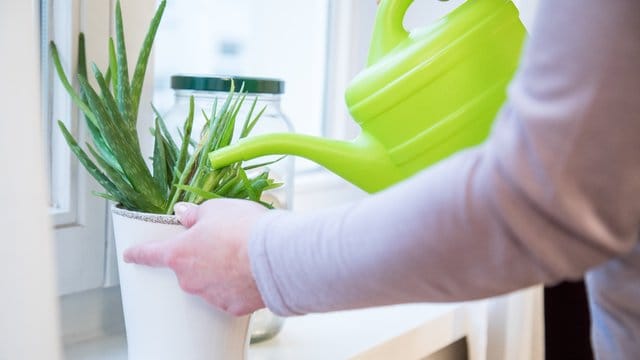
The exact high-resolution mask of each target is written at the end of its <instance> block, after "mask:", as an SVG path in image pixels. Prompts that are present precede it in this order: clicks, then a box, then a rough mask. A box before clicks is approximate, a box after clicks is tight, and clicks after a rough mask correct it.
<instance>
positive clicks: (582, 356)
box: [544, 281, 593, 360]
mask: <svg viewBox="0 0 640 360" xmlns="http://www.w3.org/2000/svg"><path fill="white" fill-rule="evenodd" d="M544 321H545V326H544V330H545V336H544V338H545V358H546V360H592V359H593V352H592V351H591V334H590V326H591V319H590V316H589V304H588V301H587V291H586V287H585V284H584V282H582V281H579V282H564V283H561V284H558V285H556V286H552V287H546V288H545V289H544Z"/></svg>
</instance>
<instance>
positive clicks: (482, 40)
mask: <svg viewBox="0 0 640 360" xmlns="http://www.w3.org/2000/svg"><path fill="white" fill-rule="evenodd" d="M422 1H426V0H422ZM412 2H413V0H383V1H382V2H381V4H380V6H379V8H378V13H377V15H376V23H375V28H374V33H373V39H372V42H371V47H370V51H369V59H368V64H367V67H366V69H365V70H363V71H362V72H361V73H360V74H358V75H357V76H356V77H355V78H354V79H353V81H352V82H351V84H350V85H349V87H348V89H347V92H346V101H347V105H348V108H349V111H350V113H351V115H352V116H353V118H354V119H355V120H356V122H358V124H359V125H360V126H361V128H362V131H361V134H360V135H359V136H358V137H357V138H356V139H355V140H353V141H349V142H347V141H338V140H331V139H326V138H320V137H313V136H308V135H301V134H278V133H275V134H266V135H260V136H256V137H250V138H245V139H243V140H241V141H239V142H237V143H236V144H234V145H231V146H228V147H225V148H222V149H220V150H218V151H216V152H213V153H211V154H210V155H209V158H210V160H211V162H212V164H213V166H215V167H222V166H225V165H228V164H230V163H233V162H236V161H239V160H250V159H253V158H256V157H259V156H264V155H276V154H280V155H283V154H288V155H297V156H301V157H304V158H307V159H310V160H312V161H314V162H317V163H318V164H320V165H322V166H324V167H326V168H327V169H329V170H330V171H332V172H334V173H336V174H337V175H339V176H341V177H342V178H344V179H346V180H347V181H349V182H351V183H353V184H354V185H356V186H358V187H360V188H362V189H363V190H365V191H367V192H376V191H378V190H381V189H384V188H386V187H388V186H390V185H392V184H394V183H396V182H398V181H400V180H402V179H405V178H408V177H410V176H411V175H413V174H415V173H416V172H418V171H420V170H422V169H424V168H426V167H427V166H429V165H432V164H434V163H436V162H437V161H439V160H441V159H443V158H446V157H447V156H449V155H451V154H453V153H455V152H457V151H459V150H461V149H464V148H467V147H470V146H473V145H477V144H479V143H481V142H482V141H483V140H484V139H485V138H486V137H487V135H488V134H489V130H490V127H491V124H492V122H493V119H494V118H495V116H496V114H497V112H498V110H499V108H500V106H501V105H502V103H503V102H504V100H505V98H506V88H507V84H508V83H509V81H510V80H511V78H512V76H513V74H514V72H515V69H516V67H517V65H518V60H519V55H520V50H521V47H522V43H523V40H524V37H525V29H524V27H523V25H522V23H521V22H520V19H519V17H518V11H517V9H516V8H515V6H514V5H513V4H512V3H511V1H509V0H468V1H467V2H466V3H464V4H462V5H461V6H459V7H458V8H457V9H455V10H454V11H452V12H451V13H449V14H448V15H447V16H445V17H444V18H442V19H440V20H439V21H437V22H436V23H435V24H433V25H431V26H429V27H427V28H424V29H418V30H415V31H413V32H411V33H409V32H407V30H405V28H404V26H403V19H404V15H405V13H406V12H407V10H408V8H409V6H410V5H411V3H412Z"/></svg>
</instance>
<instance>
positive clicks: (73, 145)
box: [58, 120, 122, 198]
mask: <svg viewBox="0 0 640 360" xmlns="http://www.w3.org/2000/svg"><path fill="white" fill-rule="evenodd" d="M58 127H59V128H60V131H61V132H62V136H63V137H64V139H65V141H66V142H67V145H69V148H70V149H71V151H72V152H73V153H74V154H75V155H76V157H77V158H78V161H80V163H81V164H82V166H84V168H85V169H86V170H87V171H88V172H89V174H91V176H93V178H94V179H96V181H98V183H99V184H100V185H101V186H102V187H103V188H104V189H105V190H107V191H108V192H109V193H110V194H112V195H113V196H115V197H118V198H119V197H121V196H122V195H121V194H120V192H119V191H118V188H117V187H116V186H115V185H114V184H113V182H111V180H109V178H107V176H106V175H105V174H104V173H103V172H102V171H100V169H98V167H97V166H96V164H95V163H94V162H93V161H91V159H90V158H89V156H88V155H87V153H85V152H84V150H82V149H81V148H80V146H79V145H78V142H77V141H76V139H74V138H73V135H71V133H70V132H69V130H67V127H66V126H65V125H64V123H63V122H62V121H60V120H58Z"/></svg>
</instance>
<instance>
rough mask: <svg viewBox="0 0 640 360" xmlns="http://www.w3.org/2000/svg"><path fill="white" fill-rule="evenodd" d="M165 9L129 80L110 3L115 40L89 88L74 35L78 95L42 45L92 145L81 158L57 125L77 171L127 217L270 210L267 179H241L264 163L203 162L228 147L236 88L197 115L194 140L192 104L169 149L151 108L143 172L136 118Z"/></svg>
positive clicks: (249, 120) (250, 121)
mask: <svg viewBox="0 0 640 360" xmlns="http://www.w3.org/2000/svg"><path fill="white" fill-rule="evenodd" d="M165 7H166V1H162V2H161V3H160V5H159V7H158V9H157V11H156V13H155V15H154V17H153V19H152V20H151V24H150V26H149V30H148V32H147V35H146V37H145V39H144V42H143V45H142V48H141V50H140V53H139V55H138V59H137V63H136V66H135V70H134V73H133V77H131V78H130V77H129V72H128V60H127V52H126V49H125V36H124V29H123V22H122V10H121V6H120V1H117V2H116V12H115V33H116V38H115V40H113V39H110V41H109V44H108V45H109V65H108V68H107V70H106V71H105V72H104V73H103V72H102V71H100V69H99V68H98V66H96V65H95V64H92V65H91V73H92V76H93V78H94V79H95V85H92V84H91V83H90V81H89V76H88V70H87V61H86V52H85V40H84V35H83V34H82V33H81V34H80V35H79V42H78V47H79V48H78V64H77V81H78V84H79V91H76V90H75V89H74V87H73V85H72V84H71V82H70V80H69V78H68V77H67V75H66V74H65V72H64V70H63V67H62V63H61V61H60V56H59V53H58V50H57V48H56V45H55V43H53V42H52V43H51V44H50V50H51V56H52V59H53V64H54V67H55V69H56V72H57V74H58V77H59V78H60V81H61V82H62V84H63V86H64V87H65V89H66V91H67V92H68V94H69V95H70V97H71V99H72V100H73V102H74V103H75V104H76V105H77V106H78V108H79V109H80V110H81V111H82V113H83V114H84V117H85V119H86V123H87V128H88V132H89V135H90V138H91V142H92V144H89V143H87V144H86V148H87V149H88V152H89V153H87V152H86V151H85V150H83V149H82V147H81V146H80V145H79V144H78V142H77V141H76V139H75V138H74V137H73V136H72V135H71V133H70V131H69V130H68V129H67V128H66V126H65V124H64V123H63V122H61V121H58V125H59V127H60V130H61V131H62V134H63V136H64V138H65V140H66V141H67V143H68V145H69V147H70V149H71V151H72V152H73V153H74V154H75V156H76V157H77V158H78V160H79V161H80V163H81V164H82V165H83V166H84V167H85V168H86V170H87V171H88V172H89V173H90V174H91V175H92V176H93V177H94V178H95V179H96V180H97V181H98V183H99V184H100V185H101V186H102V187H103V188H104V190H105V192H104V193H96V195H97V196H100V197H103V198H105V199H108V200H112V201H114V202H116V203H118V204H120V205H121V206H123V207H124V208H126V209H129V210H134V211H141V212H148V213H160V214H165V213H166V214H171V213H172V212H173V206H174V205H175V204H176V202H178V201H188V202H193V203H200V202H203V201H205V200H208V199H213V198H222V197H228V198H242V199H250V200H253V201H256V202H260V203H262V204H263V205H265V206H267V207H270V204H267V203H265V202H262V201H261V196H262V193H263V192H264V191H266V190H270V189H273V188H276V187H278V186H280V185H281V184H278V183H276V182H274V181H273V180H272V179H270V178H269V174H268V171H263V172H262V173H260V174H259V175H257V176H253V177H249V176H248V174H247V171H249V170H254V169H256V168H259V167H261V166H265V165H268V163H267V164H260V165H253V166H248V167H243V164H242V163H241V162H238V163H234V164H231V165H229V166H226V167H224V168H220V169H213V168H212V167H211V164H210V163H209V161H208V157H207V154H208V153H209V152H211V151H214V150H216V149H219V148H221V147H224V146H227V145H229V144H230V143H231V142H232V140H233V139H234V129H235V128H236V122H237V118H238V113H239V111H240V108H241V107H242V106H243V105H244V102H245V99H246V94H245V93H244V92H243V91H242V88H241V89H240V91H239V92H237V93H236V92H235V89H234V87H233V86H232V89H231V90H230V92H229V95H228V96H227V98H226V100H225V101H224V103H222V104H218V103H216V104H215V105H214V106H213V108H212V109H211V111H210V112H208V113H207V112H205V111H204V110H203V116H204V117H205V120H206V122H205V125H204V127H203V129H202V132H201V133H200V134H199V135H200V136H199V137H198V140H194V139H193V137H192V132H193V120H194V116H195V109H194V107H195V106H194V101H193V97H192V98H191V101H190V105H189V106H190V108H189V115H188V117H187V119H185V123H184V126H183V128H182V129H181V138H180V139H178V140H179V141H178V142H177V143H176V141H175V140H174V139H173V138H172V136H171V134H170V132H169V130H168V129H167V126H166V124H165V122H164V120H163V119H162V116H161V115H160V114H159V113H158V112H157V111H155V108H154V112H155V115H156V116H155V124H154V127H153V128H152V130H151V133H152V135H153V137H154V149H153V156H152V166H151V169H150V168H149V167H148V166H147V164H146V162H145V158H144V156H143V154H142V151H141V149H140V142H139V138H138V131H137V119H138V110H139V107H140V97H141V93H142V85H143V81H144V76H145V73H146V69H147V64H148V61H149V55H150V53H151V48H152V46H153V42H154V39H155V35H156V32H157V29H158V26H159V24H160V20H161V18H162V14H163V12H164V9H165ZM256 101H257V100H256ZM256 101H254V102H253V103H252V105H251V110H250V111H249V114H248V115H247V117H246V118H245V119H244V122H243V124H242V126H241V132H240V134H239V137H240V138H242V137H246V136H248V135H249V134H250V132H251V130H252V129H253V127H254V126H255V125H256V123H257V122H258V121H259V119H260V116H261V115H262V113H263V112H264V109H262V110H261V111H258V110H257V109H256ZM89 154H90V155H91V156H89Z"/></svg>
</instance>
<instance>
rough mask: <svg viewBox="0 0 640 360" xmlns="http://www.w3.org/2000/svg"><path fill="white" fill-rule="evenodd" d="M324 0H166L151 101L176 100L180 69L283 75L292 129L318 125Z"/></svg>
mask: <svg viewBox="0 0 640 360" xmlns="http://www.w3.org/2000/svg"><path fill="white" fill-rule="evenodd" d="M328 3H329V0H305V1H300V0H269V1H264V0H181V1H170V2H168V3H167V10H166V12H165V17H164V19H163V23H162V24H161V26H160V29H159V32H158V36H157V41H156V47H155V49H156V50H155V56H156V58H155V65H156V67H155V77H156V78H155V95H154V101H155V103H156V105H157V107H158V108H159V109H160V110H161V111H166V110H167V109H168V108H169V107H170V106H171V104H172V103H173V93H172V90H171V89H170V86H169V78H170V77H171V75H173V74H177V73H190V74H220V75H243V76H257V77H274V78H281V79H283V80H285V82H286V92H285V95H284V96H283V100H282V102H283V111H284V112H285V113H286V114H287V115H288V116H289V117H290V118H291V121H292V123H293V125H294V127H295V129H296V131H297V132H301V133H309V134H316V135H319V134H320V133H321V130H322V119H323V102H324V93H325V77H326V60H327V59H326V58H327V56H326V53H327V30H328V29H327V24H328V6H329V4H328Z"/></svg>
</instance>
